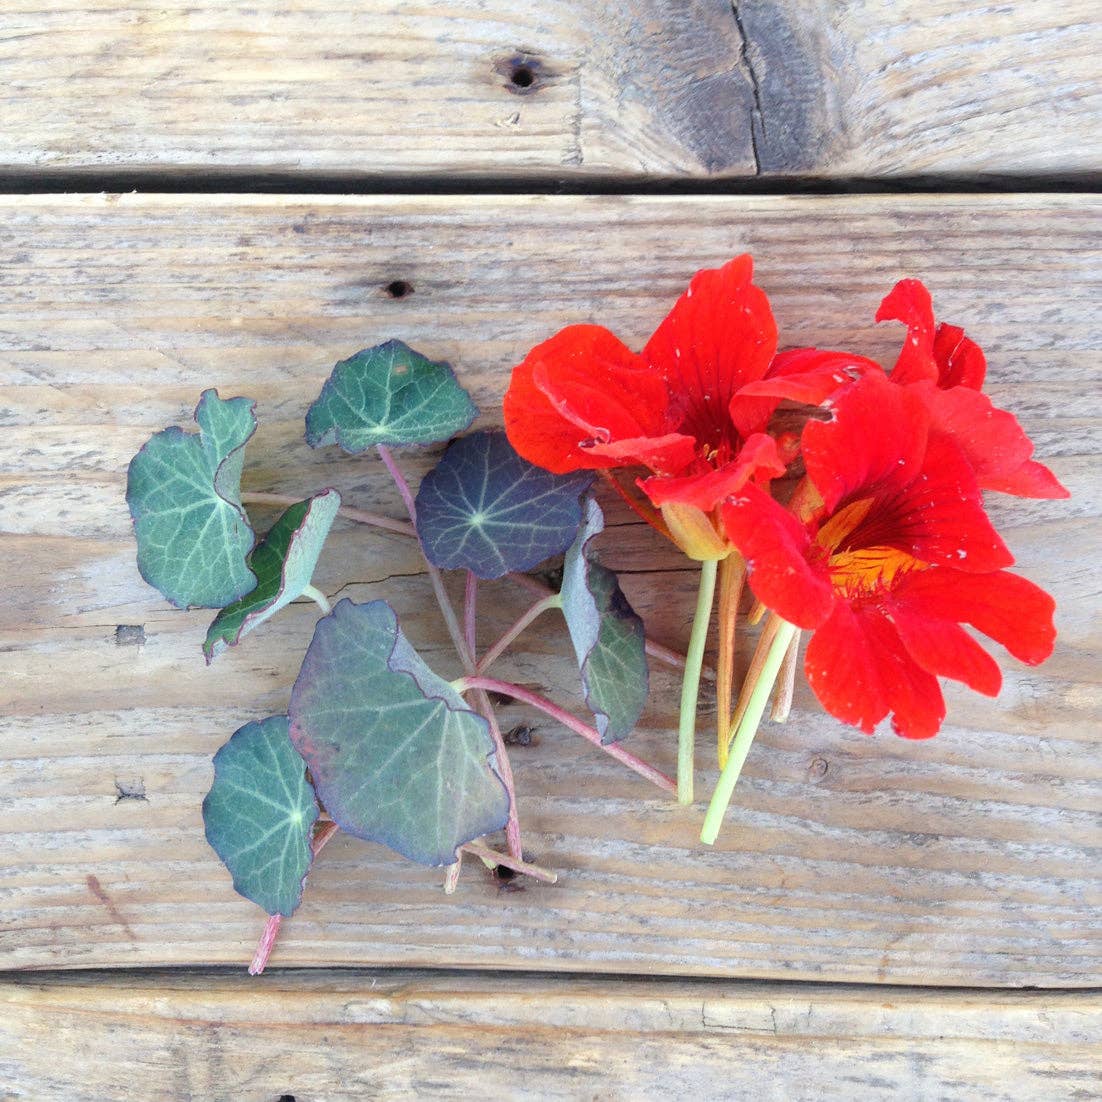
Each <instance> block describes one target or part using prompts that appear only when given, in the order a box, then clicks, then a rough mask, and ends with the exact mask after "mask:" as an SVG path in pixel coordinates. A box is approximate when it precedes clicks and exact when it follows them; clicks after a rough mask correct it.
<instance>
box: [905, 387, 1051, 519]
mask: <svg viewBox="0 0 1102 1102" xmlns="http://www.w3.org/2000/svg"><path fill="white" fill-rule="evenodd" d="M913 390H914V392H915V393H916V394H918V395H919V396H920V397H921V398H922V401H923V402H925V404H926V408H927V409H928V410H929V411H930V415H931V418H932V427H933V428H935V429H937V430H938V431H939V432H944V433H948V434H949V435H950V436H952V437H953V439H954V440H956V442H957V443H958V444H959V445H960V447H961V449H962V450H963V451H964V454H965V456H966V457H967V459H968V462H969V463H970V464H971V466H972V470H974V471H975V472H976V479H977V481H978V482H979V484H980V487H981V488H982V489H985V490H1001V491H1002V492H1003V493H1016V494H1017V495H1018V496H1019V497H1068V496H1069V494H1068V492H1067V490H1065V489H1064V487H1063V486H1061V485H1060V483H1059V482H1058V481H1057V479H1056V476H1055V475H1054V474H1053V473H1052V472H1051V471H1050V470H1049V469H1048V468H1047V467H1043V466H1041V464H1040V463H1034V462H1031V461H1030V456H1031V455H1032V454H1033V441H1032V440H1030V439H1029V437H1028V436H1026V434H1025V430H1024V429H1023V428H1022V426H1021V425H1020V424H1018V420H1017V418H1016V417H1015V416H1014V415H1013V414H1012V413H1008V412H1007V411H1006V410H1004V409H997V408H996V407H995V406H994V405H992V404H991V399H990V398H988V397H987V395H986V394H981V393H980V392H979V391H977V390H972V389H970V388H968V387H965V386H958V387H953V388H952V389H950V390H939V389H938V388H937V387H935V386H934V385H933V384H931V383H919V384H916V385H915V386H914V387H913Z"/></svg>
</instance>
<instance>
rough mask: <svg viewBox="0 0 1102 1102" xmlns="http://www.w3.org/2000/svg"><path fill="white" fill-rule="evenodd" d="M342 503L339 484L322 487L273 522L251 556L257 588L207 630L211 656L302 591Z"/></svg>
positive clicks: (206, 650)
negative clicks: (336, 486) (336, 487)
mask: <svg viewBox="0 0 1102 1102" xmlns="http://www.w3.org/2000/svg"><path fill="white" fill-rule="evenodd" d="M340 506H341V495H340V494H338V493H337V491H336V490H323V491H322V492H321V493H320V494H316V495H315V496H314V497H311V498H308V499H307V500H306V501H300V502H297V503H296V504H295V505H292V506H291V507H290V508H289V509H288V510H287V511H286V512H285V513H284V514H283V515H282V516H281V517H280V518H279V520H277V521H276V522H275V524H274V525H272V528H271V530H270V531H269V532H268V534H267V535H266V536H265V537H264V539H263V540H262V541H261V542H260V544H258V545H257V548H256V550H255V551H253V553H252V554H251V555H250V556H249V559H248V562H249V566H250V567H251V569H252V571H253V573H254V574H256V577H257V579H258V580H257V585H256V588H255V589H254V590H253V591H252V592H251V593H246V594H245V596H244V597H242V598H241V600H239V601H235V602H234V603H233V604H232V605H227V606H226V607H225V608H224V609H222V611H221V612H220V613H218V615H217V616H216V617H215V619H214V623H213V624H211V626H210V630H209V631H208V632H207V638H206V642H204V643H203V653H204V654H205V655H206V656H207V662H210V661H211V660H212V659H213V658H214V657H215V656H216V655H218V654H221V652H222V651H224V650H225V649H226V647H232V646H234V645H236V644H237V643H239V642H240V641H241V636H243V635H247V634H248V633H249V632H250V631H252V629H253V628H255V627H256V626H257V625H259V624H262V623H263V622H264V621H265V620H267V619H268V618H269V617H271V616H274V615H275V614H276V613H277V612H278V611H279V610H280V609H281V608H283V607H284V606H285V605H289V604H290V603H291V602H292V601H294V600H295V599H297V598H298V597H301V596H302V593H303V590H305V589H306V587H307V586H308V585H309V584H310V579H311V578H312V577H313V576H314V567H315V566H317V563H318V556H319V555H320V554H321V549H322V545H323V544H324V543H325V538H326V536H328V535H329V529H330V527H331V526H332V524H333V518H334V517H336V515H337V510H338V509H339V508H340Z"/></svg>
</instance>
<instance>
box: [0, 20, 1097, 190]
mask: <svg viewBox="0 0 1102 1102" xmlns="http://www.w3.org/2000/svg"><path fill="white" fill-rule="evenodd" d="M0 72H3V74H4V81H3V85H2V87H0V122H2V125H0V171H3V170H4V169H8V170H13V169H14V170H23V171H26V170H42V169H50V170H65V169H85V170H110V169H118V168H127V169H135V170H158V171H163V172H164V173H165V175H166V178H167V177H169V176H171V175H172V174H179V173H180V172H181V171H187V170H191V171H192V172H195V173H210V172H212V171H213V172H218V171H233V170H236V171H242V170H243V171H256V172H289V171H295V172H299V171H307V172H311V171H312V172H319V173H335V174H342V175H343V174H347V175H349V176H352V177H356V176H360V177H363V176H367V177H370V176H378V175H395V174H397V175H405V174H411V175H416V176H417V178H418V179H419V180H420V181H422V182H424V180H425V179H426V178H427V177H428V176H430V175H436V176H440V177H444V178H454V177H456V176H482V177H487V176H496V177H497V178H502V177H505V176H515V177H525V176H543V177H547V176H549V175H553V176H587V177H589V176H594V175H596V176H615V177H618V178H620V179H621V180H623V179H625V178H628V179H630V178H633V177H634V178H639V177H641V176H654V177H685V176H690V177H707V176H732V177H739V176H749V175H753V174H755V173H758V172H760V173H766V174H775V173H797V174H810V175H827V176H835V175H858V176H884V175H896V174H905V175H906V174H925V173H946V172H949V173H1075V172H1088V171H1092V170H1098V169H1099V168H1100V167H1102V127H1100V126H1099V119H1100V117H1102V22H1100V21H1099V19H1098V6H1097V4H1096V3H1094V2H1093V0H1065V2H1064V3H1060V4H1039V3H1035V2H1034V3H1029V2H1025V0H1019V2H1016V3H1015V2H1011V3H1005V4H1000V5H998V6H992V5H990V4H987V3H979V2H977V0H964V2H962V0H845V2H843V3H839V2H838V0H798V2H796V3H789V2H786V3H781V2H779V0H736V2H734V3H731V2H729V0H642V2H637V3H632V4H607V3H599V2H596V0H545V2H543V3H541V4H539V5H538V7H537V6H532V5H525V4H517V3H516V2H515V0H490V2H486V0H459V2H455V0H453V2H451V3H447V4H443V5H441V4H435V5H412V4H408V3H396V2H394V0H325V2H324V3H319V2H317V0H303V2H301V3H295V4H290V5H288V4H278V5H276V4H260V5H251V6H247V7H241V6H238V5H231V4H226V3H225V2H224V0H192V2H189V3H187V4H179V3H175V4H173V3H169V4H166V3H162V2H160V0H158V2H156V3H152V2H144V3H134V2H132V0H98V2H97V3H95V4H92V5H89V4H88V3H87V0H61V2H58V3H51V4H49V5H35V4H7V5H5V6H4V7H3V10H0ZM518 74H519V75H518ZM518 81H519V83H518Z"/></svg>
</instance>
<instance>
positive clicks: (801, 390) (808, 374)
mask: <svg viewBox="0 0 1102 1102" xmlns="http://www.w3.org/2000/svg"><path fill="white" fill-rule="evenodd" d="M870 371H871V372H875V373H876V374H879V375H882V374H883V373H884V369H883V368H882V367H881V366H880V365H879V364H878V363H877V362H876V361H875V360H870V359H867V358H866V357H864V356H855V355H853V354H852V353H849V352H829V351H827V350H826V349H822V348H792V349H789V350H788V351H787V352H781V353H779V354H778V355H777V356H775V357H774V359H773V363H772V364H771V365H770V367H769V373H768V374H767V375H766V377H765V378H764V379H762V380H760V381H759V382H756V383H748V384H747V385H746V386H744V387H743V388H742V390H740V391H739V392H738V394H736V395H735V398H734V400H733V402H732V405H734V403H737V402H738V401H739V400H740V399H742V398H744V397H771V398H778V399H779V398H786V399H788V401H790V402H802V403H803V404H804V405H808V406H817V405H819V404H820V403H821V402H824V401H826V399H827V398H829V397H830V396H831V395H832V394H834V393H835V392H836V391H838V390H840V389H841V388H842V387H844V386H849V384H850V383H852V382H854V381H855V380H856V379H859V378H860V377H861V376H862V375H864V374H866V373H868V372H870Z"/></svg>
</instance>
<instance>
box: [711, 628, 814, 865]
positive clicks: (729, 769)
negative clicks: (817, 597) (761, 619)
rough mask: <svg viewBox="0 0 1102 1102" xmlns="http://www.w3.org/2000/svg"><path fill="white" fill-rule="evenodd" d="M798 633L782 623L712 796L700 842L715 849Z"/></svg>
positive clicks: (732, 741) (774, 637) (770, 647)
mask: <svg viewBox="0 0 1102 1102" xmlns="http://www.w3.org/2000/svg"><path fill="white" fill-rule="evenodd" d="M796 633H797V628H796V627H795V625H794V624H790V623H788V622H787V621H785V620H779V621H778V623H777V632H776V635H774V636H773V642H772V643H771V644H770V646H769V653H768V654H767V655H766V656H765V663H764V664H763V666H762V670H761V676H760V677H759V678H758V680H757V683H756V684H755V685H754V689H753V692H751V694H750V699H749V702H748V703H747V705H746V711H745V713H744V714H743V717H742V720H741V721H740V723H739V725H738V728H737V730H736V731H735V736H734V738H733V739H732V740H731V747H730V750H729V752H728V756H727V764H726V765H725V766H724V767H723V772H722V773H721V774H720V777H719V783H718V784H717V785H716V790H715V792H714V793H713V794H712V802H711V803H710V804H708V812H707V814H706V815H705V816H704V828H703V829H702V830H701V832H700V840H701V841H702V842H704V843H705V844H706V845H709V846H710V845H713V844H714V843H715V840H716V837H717V836H718V834H719V828H720V826H721V825H722V823H723V816H724V815H725V814H726V813H727V806H728V804H730V802H731V796H732V794H733V793H734V791H735V785H736V784H737V783H738V779H739V774H740V773H741V772H742V766H743V762H745V761H746V755H747V754H748V753H749V752H750V745H751V743H752V742H753V741H754V735H756V734H757V731H758V724H760V723H761V717H762V714H763V713H764V712H765V705H766V703H767V702H768V700H769V696H770V694H771V693H772V692H773V684H774V682H775V681H776V680H777V674H778V673H779V672H780V669H781V666H782V664H783V663H784V659H785V656H786V655H787V654H788V648H789V644H790V643H791V642H792V640H793V639H794V638H795V637H796Z"/></svg>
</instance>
